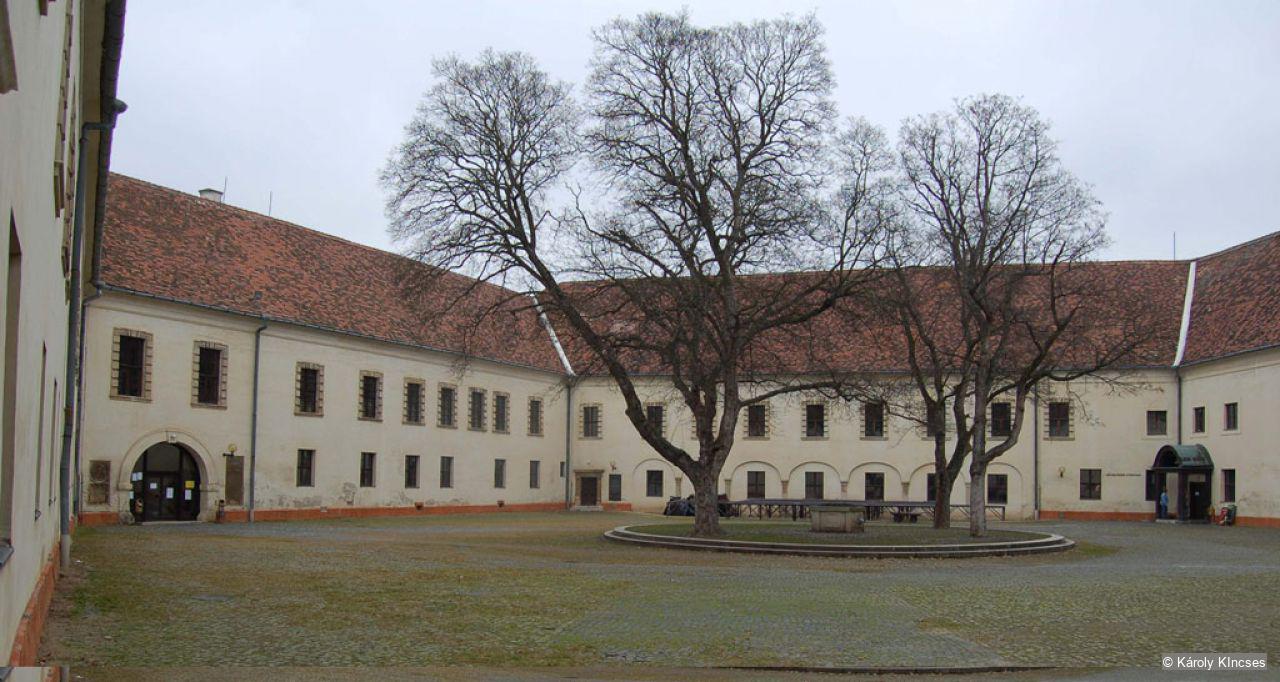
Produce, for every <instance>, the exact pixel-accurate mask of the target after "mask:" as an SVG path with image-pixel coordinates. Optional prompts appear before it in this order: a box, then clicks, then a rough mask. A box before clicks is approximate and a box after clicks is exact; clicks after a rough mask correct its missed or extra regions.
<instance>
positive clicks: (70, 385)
mask: <svg viewBox="0 0 1280 682" xmlns="http://www.w3.org/2000/svg"><path fill="white" fill-rule="evenodd" d="M125 108H126V107H125V104H124V102H121V101H119V100H116V101H115V104H114V106H113V107H112V111H111V115H110V117H109V118H108V119H107V120H106V121H102V122H94V123H85V124H84V125H82V126H80V140H79V145H80V146H79V150H80V153H79V154H78V155H77V156H76V203H75V209H74V211H75V213H74V214H73V215H72V230H71V305H69V306H67V345H66V355H67V363H66V372H65V373H64V374H63V379H62V387H63V393H64V394H65V396H64V400H63V407H62V456H61V458H60V462H59V464H58V487H59V490H60V493H61V494H60V497H61V498H62V499H61V500H60V502H61V504H59V505H58V506H59V511H60V512H61V513H60V516H61V520H60V534H61V537H60V538H59V565H60V566H61V568H62V571H63V572H65V571H67V570H68V569H70V568H71V444H72V442H73V441H74V439H75V426H76V398H77V396H76V390H75V387H76V383H77V382H76V377H77V376H79V373H80V347H79V346H78V345H77V343H76V342H77V341H78V340H79V339H80V308H81V301H80V296H81V282H80V279H81V275H80V261H81V259H82V258H83V257H84V204H85V196H84V194H85V181H84V176H85V162H86V159H88V158H89V155H88V154H86V153H85V148H86V147H88V146H89V132H90V131H95V130H96V131H98V132H100V133H104V134H105V133H108V132H110V131H111V130H112V129H113V128H115V126H116V116H117V115H119V114H120V113H122V112H123V111H124V110H125Z"/></svg>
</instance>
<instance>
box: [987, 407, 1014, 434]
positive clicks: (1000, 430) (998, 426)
mask: <svg viewBox="0 0 1280 682" xmlns="http://www.w3.org/2000/svg"><path fill="white" fill-rule="evenodd" d="M991 435H993V436H996V437H999V438H1008V437H1009V436H1011V435H1013V406H1012V405H1010V404H1009V403H991Z"/></svg>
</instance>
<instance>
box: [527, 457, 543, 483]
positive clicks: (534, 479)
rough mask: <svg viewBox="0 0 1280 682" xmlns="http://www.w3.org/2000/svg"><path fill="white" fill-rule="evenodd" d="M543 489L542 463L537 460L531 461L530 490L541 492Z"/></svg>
mask: <svg viewBox="0 0 1280 682" xmlns="http://www.w3.org/2000/svg"><path fill="white" fill-rule="evenodd" d="M541 488H542V461H541V460H537V459H531V460H529V489H530V490H539V489H541Z"/></svg>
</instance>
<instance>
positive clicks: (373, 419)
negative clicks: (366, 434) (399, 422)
mask: <svg viewBox="0 0 1280 682" xmlns="http://www.w3.org/2000/svg"><path fill="white" fill-rule="evenodd" d="M356 421H362V422H376V423H380V422H382V417H356Z"/></svg>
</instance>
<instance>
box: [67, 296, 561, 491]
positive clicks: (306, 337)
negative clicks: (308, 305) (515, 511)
mask: <svg viewBox="0 0 1280 682" xmlns="http://www.w3.org/2000/svg"><path fill="white" fill-rule="evenodd" d="M87 322H88V327H87V334H88V336H87V340H86V345H87V349H86V366H85V401H86V403H85V433H86V440H85V452H84V455H83V458H82V460H83V466H84V470H83V471H82V472H81V474H82V476H83V477H84V478H85V480H87V477H88V467H89V462H90V461H91V460H95V459H108V460H111V461H112V462H113V467H112V468H113V471H112V475H113V479H114V480H115V483H116V485H115V486H113V491H112V497H111V500H110V502H109V504H107V505H102V506H97V507H86V511H106V510H123V509H126V508H127V495H128V476H129V472H130V471H131V468H132V466H133V463H134V461H135V460H136V457H137V455H138V454H140V453H141V451H142V450H144V449H146V447H148V446H149V445H151V444H154V443H155V442H161V441H163V440H165V439H166V438H167V437H168V434H174V437H175V439H176V440H177V441H178V442H181V443H183V444H186V445H188V446H190V447H191V449H193V450H194V451H196V452H197V453H198V454H199V455H200V456H201V459H203V460H204V467H203V468H204V469H205V470H207V471H211V472H212V475H211V476H208V477H207V478H205V479H204V480H202V485H203V487H204V489H205V491H206V494H204V495H202V506H203V507H204V512H205V515H206V516H207V515H208V514H209V513H211V512H212V511H213V509H214V505H216V501H217V499H219V498H221V497H222V496H223V492H224V490H225V488H224V486H225V480H224V478H225V465H224V463H223V458H222V453H224V452H228V451H230V448H231V446H232V445H234V446H235V448H236V453H237V454H239V455H244V456H246V457H247V456H248V455H249V453H250V422H251V405H252V385H253V375H252V371H253V347H254V346H253V344H254V331H255V330H256V329H257V327H258V326H259V322H258V321H257V320H255V319H249V318H245V317H240V316H234V315H228V314H222V313H216V312H207V311H203V310H200V309H197V308H194V307H191V306H184V305H178V304H169V303H163V302H157V301H151V300H146V299H142V298H138V297H134V296H129V295H124V294H109V295H108V296H105V297H103V298H101V299H99V300H97V301H95V302H94V303H93V304H92V306H91V307H90V309H89V314H88V316H87ZM115 328H127V329H134V330H139V331H146V332H149V333H151V334H152V335H153V343H154V355H153V359H152V363H153V364H152V369H151V379H152V399H151V401H150V402H136V401H124V400H116V399H112V398H110V390H111V387H110V377H111V347H112V333H113V330H114V329H115ZM196 340H205V341H216V342H219V343H222V344H225V345H226V346H227V348H228V352H229V362H228V380H227V406H226V409H213V408H207V407H196V406H192V405H191V385H192V372H191V362H192V349H193V345H194V343H195V341H196ZM299 361H302V362H314V363H319V364H322V365H324V409H323V416H299V415H295V414H294V372H295V369H296V365H297V363H298V362H299ZM361 370H371V371H377V372H381V373H382V375H383V418H382V421H380V422H370V421H361V420H359V419H358V418H357V401H358V395H359V388H358V387H359V376H360V371H361ZM260 372H261V373H260V377H259V381H260V388H259V425H258V443H257V486H256V505H257V508H258V509H260V510H266V509H289V508H315V507H341V506H351V507H383V506H409V505H414V504H417V503H422V504H424V505H454V504H470V505H476V504H496V503H497V502H499V501H502V502H504V503H506V504H520V503H535V502H536V503H548V502H558V501H561V500H563V496H564V481H563V479H561V478H560V476H559V463H560V461H561V460H562V459H563V456H564V418H563V416H561V415H562V414H563V411H564V403H563V400H564V396H563V391H562V388H561V377H560V376H559V375H557V374H554V373H549V372H541V371H536V370H531V369H526V368H519V367H512V366H505V365H500V364H497V363H492V362H487V361H483V360H473V361H471V362H469V363H466V364H465V365H460V364H459V363H458V359H457V357H456V356H451V355H448V354H444V353H437V352H432V351H425V350H420V349H412V348H406V347H401V346H395V345H392V344H386V343H380V342H375V341H369V340H365V339H360V338H356V337H352V336H347V335H341V334H334V333H329V332H322V331H316V330H310V329H305V328H301V327H296V326H291V325H286V324H274V323H273V324H269V325H268V328H267V329H266V330H265V331H264V332H263V334H262V354H261V370H260ZM405 377H413V378H420V379H424V380H425V381H426V383H427V389H426V394H427V395H426V401H425V402H426V424H425V425H408V424H404V423H403V421H402V400H403V382H404V378H405ZM441 383H449V384H454V385H456V386H457V387H458V390H459V395H458V413H457V415H458V427H457V428H442V427H439V426H437V425H436V411H437V402H436V389H437V387H438V386H439V385H440V384H441ZM473 386H474V387H478V388H484V389H486V390H488V392H489V393H488V396H487V397H488V407H489V411H488V422H487V427H488V428H487V430H485V431H483V432H479V431H471V430H469V429H468V428H467V422H466V416H467V413H466V395H467V390H468V389H469V388H471V387H473ZM494 391H503V392H506V393H508V394H509V395H510V400H511V408H510V432H509V433H495V432H494V431H493V429H492V425H493V413H492V395H493V392H494ZM530 396H539V397H541V398H542V399H543V410H544V419H543V423H544V433H543V435H542V436H531V435H529V434H528V433H527V428H526V426H527V402H528V398H529V397H530ZM299 449H313V450H315V451H316V455H315V464H314V466H315V485H314V487H301V488H300V487H298V486H296V475H295V474H296V462H297V451H298V450H299ZM362 452H375V453H377V473H376V477H375V482H376V484H375V486H374V487H371V488H362V487H360V486H359V480H360V479H359V473H360V453H362ZM405 455H418V456H420V458H421V459H420V464H419V467H420V474H419V475H420V479H419V486H420V487H419V488H417V489H406V488H405V486H404V483H405V481H404V456H405ZM442 455H451V456H453V457H454V483H453V488H451V489H443V488H441V487H440V485H439V483H440V481H439V469H440V460H439V458H440V457H441V456H442ZM496 458H504V459H506V460H507V476H506V487H505V488H503V489H495V488H494V480H493V471H494V459H496ZM531 460H538V461H539V462H541V475H540V481H539V483H540V487H538V488H531V487H530V481H529V462H530V461H531ZM248 464H249V463H248V460H247V459H246V463H245V466H246V478H247V472H248ZM247 489H248V487H247V481H246V491H247ZM246 499H247V492H246Z"/></svg>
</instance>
